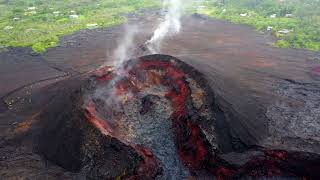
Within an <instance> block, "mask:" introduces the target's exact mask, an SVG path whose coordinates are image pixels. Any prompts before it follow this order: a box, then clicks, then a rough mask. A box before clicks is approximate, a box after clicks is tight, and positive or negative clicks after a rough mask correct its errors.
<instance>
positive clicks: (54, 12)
mask: <svg viewBox="0 0 320 180" xmlns="http://www.w3.org/2000/svg"><path fill="white" fill-rule="evenodd" d="M154 7H159V1H157V0H77V1H75V0H55V1H48V0H11V1H9V0H0V45H1V46H2V47H26V46H31V47H32V49H33V50H34V51H36V52H43V51H45V50H46V49H47V48H49V47H54V46H56V45H57V43H58V40H59V37H60V36H64V35H67V34H71V33H73V32H75V31H78V30H80V29H85V28H97V27H109V26H113V25H117V24H120V23H123V22H125V21H126V18H125V13H130V12H135V11H137V10H140V9H145V8H148V9H149V8H154Z"/></svg>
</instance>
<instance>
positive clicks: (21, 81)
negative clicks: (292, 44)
mask: <svg viewBox="0 0 320 180" xmlns="http://www.w3.org/2000/svg"><path fill="white" fill-rule="evenodd" d="M130 22H131V23H134V24H138V26H139V27H140V30H141V31H139V33H138V35H137V39H136V44H137V47H138V46H140V45H142V44H143V43H144V42H145V41H146V40H147V39H148V38H149V37H150V36H151V35H152V31H153V30H154V28H155V24H156V22H157V13H153V12H148V13H146V14H145V15H143V16H134V15H132V16H130ZM123 32H124V26H116V27H113V28H109V29H95V30H82V31H79V32H77V33H75V34H73V35H70V36H66V37H64V38H62V39H61V43H60V45H59V46H58V47H56V48H52V49H49V50H48V52H46V53H44V54H42V55H35V54H33V53H31V50H30V49H28V48H13V49H9V51H7V52H3V53H1V54H0V87H1V88H0V96H1V104H0V138H1V139H0V156H1V159H0V175H1V176H2V177H12V179H14V177H15V176H16V175H17V174H18V175H20V176H24V177H26V176H28V177H37V178H41V177H42V176H39V174H40V175H46V177H50V178H55V177H65V178H68V177H69V178H70V177H71V176H72V175H70V173H68V172H64V171H63V170H62V169H60V168H58V167H56V166H54V165H51V164H50V163H49V162H46V161H45V160H43V159H42V158H41V157H40V156H39V155H37V154H34V153H33V151H32V149H33V147H32V138H33V133H31V134H30V133H25V132H26V131H28V130H29V129H30V128H31V127H32V122H33V121H35V120H36V119H37V115H38V114H39V112H41V110H42V109H43V108H44V107H45V106H46V105H47V104H49V103H50V101H51V99H53V98H54V97H55V96H56V94H59V93H60V94H61V93H64V92H65V91H66V89H63V87H61V86H59V84H60V81H61V80H63V79H67V78H70V77H72V78H76V77H77V76H78V75H81V74H82V73H86V72H88V71H92V70H94V69H96V68H97V67H99V66H100V65H102V64H104V63H105V62H107V63H112V52H113V51H114V49H115V48H116V45H117V41H118V40H119V39H121V37H122V36H123ZM272 42H274V38H272V37H271V36H269V35H266V34H264V33H260V32H257V31H255V30H254V29H252V28H251V27H248V26H245V25H235V24H231V23H228V22H225V21H220V20H211V19H208V18H206V17H202V16H186V17H184V18H183V28H182V32H181V33H180V34H178V35H177V36H174V37H170V38H168V39H167V40H166V41H165V42H164V44H163V49H162V52H161V53H163V54H170V55H172V56H176V57H178V58H180V59H181V60H183V61H185V62H187V63H188V64H191V65H193V66H194V67H195V68H197V69H198V70H199V71H200V72H202V73H203V74H205V75H206V78H207V79H208V80H209V83H210V85H211V87H212V89H213V90H214V91H215V93H216V96H217V99H218V103H219V105H220V107H221V109H222V110H223V111H225V113H226V114H227V117H226V121H227V122H228V124H226V125H225V128H224V129H221V131H222V132H225V137H224V138H223V139H224V141H225V142H226V143H223V142H222V143H221V144H223V145H222V146H221V150H222V151H223V152H224V153H229V152H232V151H237V149H239V150H240V149H241V148H242V147H235V146H239V144H242V145H241V146H244V147H250V146H255V145H260V146H264V147H268V148H273V149H289V150H299V151H306V152H312V153H319V152H320V124H319V119H320V103H319V102H320V61H319V60H317V59H319V58H317V57H319V56H320V53H316V52H310V51H306V50H296V49H277V48H274V47H272V46H270V44H271V43H272ZM139 55H143V53H142V52H141V51H139V52H138V53H137V54H136V56H139ZM31 129H32V128H31ZM31 132H33V131H31ZM35 132H36V131H35ZM229 142H231V143H229ZM233 142H241V143H233ZM26 164H28V165H26ZM30 164H31V165H32V166H30ZM9 169H10V170H9ZM15 172H18V173H15ZM32 175H34V176H32Z"/></svg>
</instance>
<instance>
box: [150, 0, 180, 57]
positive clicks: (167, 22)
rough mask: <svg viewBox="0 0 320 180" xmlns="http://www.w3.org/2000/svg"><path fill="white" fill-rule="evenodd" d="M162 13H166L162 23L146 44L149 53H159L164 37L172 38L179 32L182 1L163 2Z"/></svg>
mask: <svg viewBox="0 0 320 180" xmlns="http://www.w3.org/2000/svg"><path fill="white" fill-rule="evenodd" d="M163 12H166V15H165V19H164V21H163V22H161V23H160V24H159V26H158V28H157V29H156V30H155V31H154V33H153V36H152V38H151V39H150V40H149V41H147V43H146V44H147V47H148V49H149V50H150V51H151V53H158V52H160V50H161V44H162V41H163V40H164V38H165V37H166V36H172V35H175V34H177V33H179V32H180V29H181V21H180V19H181V14H182V0H164V2H163Z"/></svg>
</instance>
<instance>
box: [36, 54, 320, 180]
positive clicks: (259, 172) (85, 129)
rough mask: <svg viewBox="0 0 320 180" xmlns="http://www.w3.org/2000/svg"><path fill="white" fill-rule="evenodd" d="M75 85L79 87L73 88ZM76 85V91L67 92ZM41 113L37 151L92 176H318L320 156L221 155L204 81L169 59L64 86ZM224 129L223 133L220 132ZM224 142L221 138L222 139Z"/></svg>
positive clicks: (217, 118)
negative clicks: (59, 93)
mask: <svg viewBox="0 0 320 180" xmlns="http://www.w3.org/2000/svg"><path fill="white" fill-rule="evenodd" d="M71 82H78V83H71ZM71 86H72V88H70V87H71ZM67 87H68V88H70V89H72V91H69V90H68V91H64V92H69V93H70V94H63V95H62V96H61V97H59V98H58V97H57V98H56V101H55V102H56V103H53V104H52V105H51V106H50V107H49V108H48V109H47V111H44V112H43V113H42V115H41V117H40V118H41V119H42V122H41V123H42V124H43V127H41V129H42V132H40V134H39V142H38V143H37V144H38V146H37V150H38V151H39V153H40V154H42V155H43V156H44V157H45V158H46V159H48V160H50V161H51V162H54V163H55V164H57V165H59V166H61V167H63V168H64V169H66V170H68V171H71V172H74V173H76V174H77V175H80V176H85V177H87V178H89V179H114V178H121V179H170V178H171V177H175V178H176V179H186V178H189V177H196V178H199V179H213V176H215V177H217V178H218V179H230V178H236V179H239V178H240V179H241V178H244V179H246V178H248V177H254V178H258V177H284V178H288V177H290V178H298V179H299V178H307V179H308V178H309V179H312V178H315V177H319V176H318V175H317V173H318V171H319V170H320V164H319V162H320V157H319V155H315V154H311V153H306V152H290V151H285V150H273V149H266V148H263V147H259V146H254V147H251V148H250V147H245V148H243V149H241V151H236V150H234V151H235V152H231V153H230V152H229V153H228V152H227V153H226V154H223V153H224V152H221V150H220V149H219V147H220V146H221V141H225V142H224V144H225V143H231V142H228V140H225V139H223V138H221V137H224V136H221V134H222V133H228V129H225V128H224V127H225V126H223V127H221V124H227V123H228V122H227V121H226V120H225V118H221V117H222V116H224V112H223V111H222V110H221V109H220V108H219V107H218V103H217V102H214V97H215V96H214V94H213V92H212V90H211V88H210V87H209V86H208V83H207V82H206V80H205V78H204V77H203V75H202V74H201V73H199V72H198V71H197V70H195V69H194V68H193V67H191V66H189V65H187V64H185V63H184V62H182V61H179V60H178V59H176V58H174V57H171V56H167V55H150V56H144V57H141V58H138V59H132V60H129V61H127V62H126V63H125V64H123V66H122V67H121V68H117V69H115V68H113V67H104V68H101V69H99V70H97V71H95V72H94V73H92V74H89V75H88V76H83V77H80V81H68V82H66V87H64V88H66V89H68V88H67ZM224 117H225V116H224ZM221 129H222V131H221ZM218 140H219V141H218Z"/></svg>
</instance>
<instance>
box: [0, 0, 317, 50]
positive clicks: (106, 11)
mask: <svg viewBox="0 0 320 180" xmlns="http://www.w3.org/2000/svg"><path fill="white" fill-rule="evenodd" d="M188 2H190V1H188ZM193 2H194V3H196V5H194V6H192V7H193V8H195V7H197V9H192V8H191V9H189V10H193V11H194V10H196V11H198V13H201V14H206V15H208V16H210V17H214V18H219V19H225V20H229V21H231V22H234V23H238V24H248V25H252V26H254V27H256V28H257V29H258V30H261V31H266V30H267V28H268V27H272V30H271V32H272V33H273V34H274V35H275V36H277V37H278V38H279V40H278V41H277V42H276V43H275V44H274V45H275V46H277V47H281V48H287V47H292V48H305V49H309V50H314V51H320V0H282V1H280V0H203V1H200V0H198V1H193ZM160 3H161V1H160V0H76V1H75V0H55V1H48V0H0V51H1V50H2V49H3V48H1V47H26V46H31V47H32V49H33V50H34V51H36V52H44V51H45V50H46V49H47V48H49V47H54V46H56V45H57V44H58V41H59V37H61V36H64V35H67V34H71V33H73V32H75V31H78V30H80V29H85V28H97V27H109V26H113V25H117V24H120V23H123V22H125V21H126V18H125V16H124V14H126V13H131V12H135V11H137V10H139V9H148V8H155V7H159V6H160ZM199 7H200V8H199ZM240 14H247V15H246V16H243V17H242V16H240ZM273 14H276V17H275V18H271V17H270V16H272V15H273ZM287 14H292V17H286V15H287ZM284 29H287V30H289V31H290V32H289V33H288V34H283V33H279V31H281V30H284Z"/></svg>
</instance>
